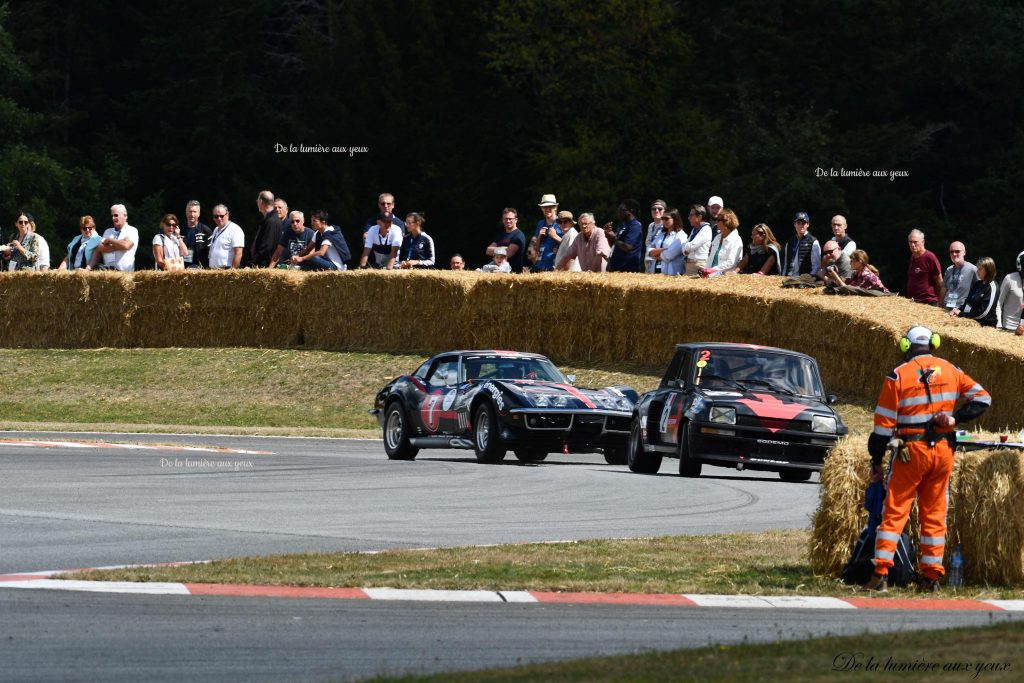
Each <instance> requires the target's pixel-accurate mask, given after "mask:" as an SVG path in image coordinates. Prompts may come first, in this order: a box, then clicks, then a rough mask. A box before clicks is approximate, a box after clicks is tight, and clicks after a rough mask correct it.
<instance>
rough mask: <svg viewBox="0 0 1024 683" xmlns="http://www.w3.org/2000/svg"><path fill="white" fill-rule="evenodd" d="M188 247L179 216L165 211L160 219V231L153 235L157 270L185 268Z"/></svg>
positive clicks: (154, 258)
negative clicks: (182, 233)
mask: <svg viewBox="0 0 1024 683" xmlns="http://www.w3.org/2000/svg"><path fill="white" fill-rule="evenodd" d="M186 254H188V247H187V246H185V240H183V239H182V238H181V228H180V227H179V225H178V217H177V216H175V215H174V214H173V213H165V214H164V217H163V218H161V219H160V232H158V233H157V234H155V235H153V261H154V262H156V268H157V270H184V269H185V255H186Z"/></svg>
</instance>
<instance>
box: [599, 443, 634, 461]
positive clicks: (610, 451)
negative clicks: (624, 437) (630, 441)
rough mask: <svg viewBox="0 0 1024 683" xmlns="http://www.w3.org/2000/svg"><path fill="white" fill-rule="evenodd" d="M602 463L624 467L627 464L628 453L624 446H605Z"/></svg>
mask: <svg viewBox="0 0 1024 683" xmlns="http://www.w3.org/2000/svg"><path fill="white" fill-rule="evenodd" d="M602 450H603V451H604V461H605V462H606V463H608V464H609V465H626V464H628V462H629V453H628V451H627V448H626V447H625V446H605V447H604V448H603V449H602Z"/></svg>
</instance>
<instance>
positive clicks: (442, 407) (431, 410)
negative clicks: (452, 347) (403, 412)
mask: <svg viewBox="0 0 1024 683" xmlns="http://www.w3.org/2000/svg"><path fill="white" fill-rule="evenodd" d="M425 383H426V385H427V388H426V394H425V395H424V397H423V401H422V403H421V404H420V420H421V422H422V423H423V429H424V431H426V432H428V433H430V434H450V433H452V432H453V431H454V429H455V427H456V425H457V424H458V420H457V417H456V413H455V411H453V410H452V408H453V406H454V405H455V399H456V397H457V396H458V384H459V357H458V356H442V357H440V358H438V359H437V360H436V361H435V362H434V365H433V367H432V368H431V369H430V371H429V372H428V373H427V377H426V380H425Z"/></svg>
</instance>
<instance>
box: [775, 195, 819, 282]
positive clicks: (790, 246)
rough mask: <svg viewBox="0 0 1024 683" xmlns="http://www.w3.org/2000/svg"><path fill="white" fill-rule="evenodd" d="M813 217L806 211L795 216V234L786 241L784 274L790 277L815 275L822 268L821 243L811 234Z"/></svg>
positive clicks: (783, 261) (783, 262)
mask: <svg viewBox="0 0 1024 683" xmlns="http://www.w3.org/2000/svg"><path fill="white" fill-rule="evenodd" d="M810 225H811V217H810V216H809V215H807V212H806V211H800V212H799V213H797V214H796V215H795V216H793V228H794V232H795V234H794V235H793V236H792V237H790V238H789V241H788V242H786V250H785V252H784V256H783V259H782V264H783V268H782V274H783V275H788V276H789V277H799V276H801V275H807V274H810V275H813V274H815V273H817V272H818V269H819V268H821V245H820V244H818V240H816V239H815V238H814V235H812V234H811V232H810V230H809V228H810Z"/></svg>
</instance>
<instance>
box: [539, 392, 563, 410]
mask: <svg viewBox="0 0 1024 683" xmlns="http://www.w3.org/2000/svg"><path fill="white" fill-rule="evenodd" d="M533 402H534V404H535V405H536V406H537V407H538V408H564V407H566V406H567V405H569V399H568V398H566V397H565V396H561V395H559V394H535V395H534V396H533Z"/></svg>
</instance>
